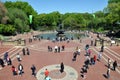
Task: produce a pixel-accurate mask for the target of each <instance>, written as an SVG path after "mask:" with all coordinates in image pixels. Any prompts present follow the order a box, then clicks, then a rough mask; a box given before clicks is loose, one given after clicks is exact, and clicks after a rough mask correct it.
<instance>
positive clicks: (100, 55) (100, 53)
mask: <svg viewBox="0 0 120 80" xmlns="http://www.w3.org/2000/svg"><path fill="white" fill-rule="evenodd" d="M101 58H102V52H100V51H99V53H98V61H100V60H101Z"/></svg>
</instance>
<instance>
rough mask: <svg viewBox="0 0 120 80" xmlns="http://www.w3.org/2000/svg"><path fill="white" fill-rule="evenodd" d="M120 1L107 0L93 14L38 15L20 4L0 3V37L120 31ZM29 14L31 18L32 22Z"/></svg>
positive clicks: (27, 6) (52, 13)
mask: <svg viewBox="0 0 120 80" xmlns="http://www.w3.org/2000/svg"><path fill="white" fill-rule="evenodd" d="M119 5H120V0H108V5H107V6H106V7H105V8H104V9H103V10H102V11H97V12H95V13H65V14H61V13H60V12H58V11H54V12H51V13H48V14H46V13H42V14H38V13H37V12H36V11H35V10H34V9H33V8H32V6H31V5H29V4H28V3H27V2H23V1H16V2H11V1H6V2H4V3H2V2H0V34H3V35H15V34H17V33H24V32H29V31H30V30H31V29H33V30H56V29H57V27H58V26H59V25H60V24H62V26H63V27H64V29H65V30H73V29H74V30H92V31H96V32H101V31H106V30H107V31H108V30H119V29H120V14H119V12H120V6H119ZM29 15H32V16H33V19H32V23H31V24H30V22H29Z"/></svg>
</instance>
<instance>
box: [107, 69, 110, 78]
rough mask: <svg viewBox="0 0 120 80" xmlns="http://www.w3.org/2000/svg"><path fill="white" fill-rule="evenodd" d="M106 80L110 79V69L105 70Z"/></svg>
mask: <svg viewBox="0 0 120 80" xmlns="http://www.w3.org/2000/svg"><path fill="white" fill-rule="evenodd" d="M106 76H107V78H108V79H109V78H110V68H108V69H107V75H106Z"/></svg>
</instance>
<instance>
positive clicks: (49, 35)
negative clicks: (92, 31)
mask: <svg viewBox="0 0 120 80" xmlns="http://www.w3.org/2000/svg"><path fill="white" fill-rule="evenodd" d="M56 34H57V33H44V34H39V35H37V36H38V37H40V38H41V37H42V38H43V39H48V38H49V39H50V40H53V39H55V38H57V36H56ZM78 36H79V37H80V38H84V37H85V35H84V34H78V33H68V32H67V33H65V37H67V38H69V39H71V38H73V39H78Z"/></svg>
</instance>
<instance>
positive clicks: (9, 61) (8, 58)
mask: <svg viewBox="0 0 120 80" xmlns="http://www.w3.org/2000/svg"><path fill="white" fill-rule="evenodd" d="M7 65H12V60H11V58H10V57H7Z"/></svg>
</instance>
